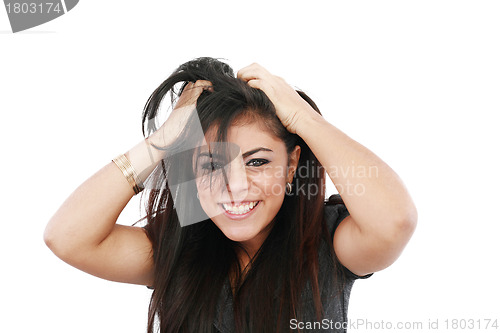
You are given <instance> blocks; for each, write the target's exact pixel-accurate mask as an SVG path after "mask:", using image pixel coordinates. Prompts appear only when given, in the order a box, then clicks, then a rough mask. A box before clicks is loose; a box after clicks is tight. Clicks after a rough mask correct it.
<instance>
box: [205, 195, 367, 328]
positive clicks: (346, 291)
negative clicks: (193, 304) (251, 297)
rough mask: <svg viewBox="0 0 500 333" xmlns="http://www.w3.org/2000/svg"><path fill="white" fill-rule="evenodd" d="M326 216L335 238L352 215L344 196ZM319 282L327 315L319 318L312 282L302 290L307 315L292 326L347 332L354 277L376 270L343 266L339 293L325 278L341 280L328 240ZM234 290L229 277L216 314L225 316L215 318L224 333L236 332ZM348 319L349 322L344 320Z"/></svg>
mask: <svg viewBox="0 0 500 333" xmlns="http://www.w3.org/2000/svg"><path fill="white" fill-rule="evenodd" d="M324 213H325V220H326V225H327V228H328V231H329V233H330V235H331V239H332V242H333V235H334V233H335V230H336V228H337V227H338V225H339V224H340V222H342V220H343V219H344V218H346V217H347V216H348V215H349V212H348V211H347V208H346V207H345V205H344V204H343V203H341V200H340V196H339V195H338V194H337V195H334V196H331V197H330V199H329V201H327V202H326V203H325V211H324ZM318 255H319V274H318V279H319V285H320V286H322V287H320V288H321V300H322V303H323V311H324V317H323V318H321V320H320V321H318V320H317V318H316V312H315V309H314V303H313V294H312V290H311V287H310V285H309V284H308V285H306V287H305V288H304V291H303V292H302V295H303V299H304V306H303V307H302V308H303V311H304V318H303V319H297V320H296V321H294V320H292V321H291V322H290V328H291V330H292V331H298V329H299V328H301V331H302V332H316V331H317V332H336V333H337V332H346V329H345V327H347V308H348V305H349V296H350V294H351V289H352V285H353V283H354V281H355V280H356V279H365V278H368V277H370V276H371V275H372V274H368V275H366V276H362V277H361V276H358V275H356V274H354V273H352V272H350V271H349V270H348V269H347V268H345V267H344V266H342V267H341V268H342V270H343V272H344V276H345V279H344V285H343V288H342V293H340V294H338V293H337V291H336V290H334V289H336V288H335V286H333V285H332V284H328V283H325V282H322V281H338V279H337V278H336V273H335V271H334V270H333V268H332V265H331V263H330V262H331V260H332V259H331V256H330V255H329V250H328V248H327V246H326V245H325V244H322V245H321V247H320V249H319V251H318ZM232 297H233V296H232V292H231V288H230V285H229V280H227V281H226V283H225V284H224V286H223V288H222V293H221V297H220V299H219V303H218V305H217V312H216V318H219V314H220V313H221V311H222V313H223V316H222V320H220V321H219V320H217V319H216V320H215V321H214V327H215V328H216V330H217V331H218V332H221V333H232V332H234V330H235V329H234V317H233V298H232ZM343 323H345V324H343Z"/></svg>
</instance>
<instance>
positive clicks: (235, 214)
mask: <svg viewBox="0 0 500 333" xmlns="http://www.w3.org/2000/svg"><path fill="white" fill-rule="evenodd" d="M259 203H260V200H256V201H244V202H240V203H234V202H233V203H222V204H220V205H221V207H222V209H223V211H224V215H226V216H228V217H230V218H232V219H242V218H246V217H247V216H248V215H250V214H251V213H252V212H253V211H254V210H255V208H257V206H258V205H259Z"/></svg>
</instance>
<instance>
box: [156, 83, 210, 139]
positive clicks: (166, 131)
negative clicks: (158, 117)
mask: <svg viewBox="0 0 500 333" xmlns="http://www.w3.org/2000/svg"><path fill="white" fill-rule="evenodd" d="M204 90H209V91H213V87H212V83H211V82H210V81H206V80H198V81H196V82H194V83H193V82H189V83H188V84H187V85H186V87H184V90H183V91H182V94H181V96H180V97H179V100H178V101H177V104H176V105H175V107H174V109H173V110H172V113H171V114H170V115H169V117H168V118H167V120H166V121H165V122H164V123H163V125H162V126H161V127H160V128H159V129H158V130H157V131H156V132H154V133H153V134H151V135H150V136H149V138H148V140H149V141H150V142H151V143H152V144H153V145H155V146H157V147H166V146H168V145H170V144H171V143H172V142H174V141H175V139H177V138H178V137H179V135H180V134H181V132H182V130H183V129H184V127H185V126H186V124H187V120H188V119H189V117H190V116H191V114H192V112H193V111H194V110H195V108H196V101H197V100H198V97H200V95H201V93H202V92H203V91H204Z"/></svg>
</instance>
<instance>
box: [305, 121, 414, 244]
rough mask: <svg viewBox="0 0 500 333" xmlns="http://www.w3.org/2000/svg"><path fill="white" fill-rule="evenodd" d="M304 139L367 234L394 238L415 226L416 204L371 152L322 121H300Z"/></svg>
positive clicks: (399, 180) (358, 224)
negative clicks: (403, 229) (402, 229)
mask: <svg viewBox="0 0 500 333" xmlns="http://www.w3.org/2000/svg"><path fill="white" fill-rule="evenodd" d="M297 134H298V135H299V136H300V137H301V138H303V139H304V141H305V142H306V143H307V144H308V146H309V147H310V148H311V149H312V151H313V153H314V154H315V155H316V157H317V158H318V160H319V161H320V162H321V164H322V165H323V167H324V168H325V170H326V172H327V174H328V175H329V177H330V179H331V180H332V181H333V183H334V185H335V187H336V188H337V190H338V191H339V194H340V195H341V197H342V199H343V201H344V203H345V204H346V206H347V208H348V210H349V212H350V214H351V216H352V217H353V220H354V221H355V222H356V224H357V226H358V227H359V228H360V229H361V230H362V231H364V232H369V233H370V234H373V235H378V236H381V237H387V236H389V237H391V236H392V235H394V234H395V233H397V232H398V230H401V228H406V229H412V228H408V227H411V226H413V225H414V224H415V223H416V219H417V217H416V209H415V206H414V204H413V201H412V199H411V197H410V195H409V193H408V191H407V189H406V187H405V186H404V184H403V182H402V181H401V179H400V178H399V177H398V175H397V174H396V173H395V172H394V171H393V170H392V169H391V168H390V167H389V166H388V165H387V164H386V163H384V162H383V161H382V160H381V159H380V158H379V157H377V156H376V155H375V154H374V153H372V152H371V151H370V150H368V149H367V148H365V147H364V146H363V145H361V144H359V143H358V142H356V141H355V140H353V139H351V138H350V137H348V136H347V135H346V134H344V133H343V132H342V131H340V130H339V129H338V128H336V127H335V126H333V125H332V124H330V123H328V122H327V121H326V120H325V119H324V118H323V117H321V116H319V115H317V114H314V115H313V114H311V115H310V116H308V117H305V118H303V119H301V122H300V124H299V125H298V128H297Z"/></svg>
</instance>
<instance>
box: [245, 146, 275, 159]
mask: <svg viewBox="0 0 500 333" xmlns="http://www.w3.org/2000/svg"><path fill="white" fill-rule="evenodd" d="M259 151H270V152H271V153H272V152H273V151H272V150H271V149H269V148H264V147H259V148H255V149H252V150H249V151H247V152H246V153H244V154H243V155H242V156H243V158H245V157H248V156H250V155H253V154H255V153H257V152H259Z"/></svg>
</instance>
